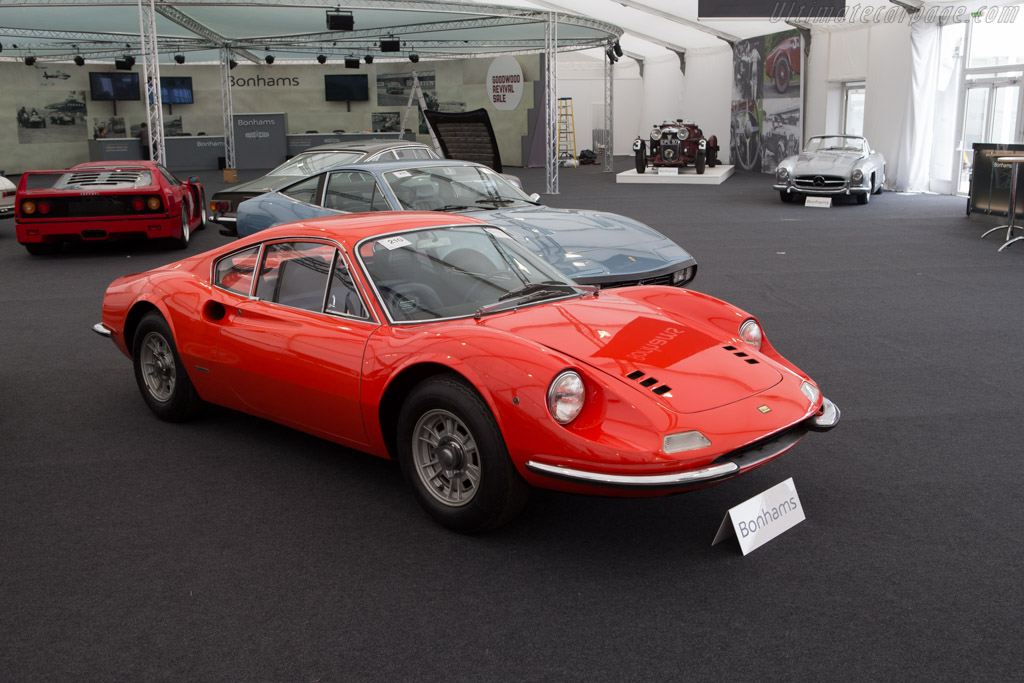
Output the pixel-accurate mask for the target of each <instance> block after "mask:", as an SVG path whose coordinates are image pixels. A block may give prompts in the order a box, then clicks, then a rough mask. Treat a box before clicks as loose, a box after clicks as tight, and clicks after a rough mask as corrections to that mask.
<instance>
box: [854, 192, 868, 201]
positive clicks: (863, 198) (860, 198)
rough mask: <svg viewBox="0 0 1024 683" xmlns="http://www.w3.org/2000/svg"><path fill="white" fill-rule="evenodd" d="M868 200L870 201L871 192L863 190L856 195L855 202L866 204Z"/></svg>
mask: <svg viewBox="0 0 1024 683" xmlns="http://www.w3.org/2000/svg"><path fill="white" fill-rule="evenodd" d="M870 201H871V192H864V193H862V194H859V195H857V203H858V204H867V203H868V202H870Z"/></svg>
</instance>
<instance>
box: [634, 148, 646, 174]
mask: <svg viewBox="0 0 1024 683" xmlns="http://www.w3.org/2000/svg"><path fill="white" fill-rule="evenodd" d="M633 156H634V157H635V158H636V172H637V173H645V172H646V171H647V149H646V148H643V149H638V150H636V151H635V152H634V153H633Z"/></svg>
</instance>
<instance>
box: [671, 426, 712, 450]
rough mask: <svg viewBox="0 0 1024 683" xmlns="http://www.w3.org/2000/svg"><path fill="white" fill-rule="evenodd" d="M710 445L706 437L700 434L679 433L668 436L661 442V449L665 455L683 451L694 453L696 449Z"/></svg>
mask: <svg viewBox="0 0 1024 683" xmlns="http://www.w3.org/2000/svg"><path fill="white" fill-rule="evenodd" d="M710 445H711V442H710V441H708V437H706V436H704V435H703V434H701V433H700V432H696V431H694V432H680V433H679V434H669V435H668V436H666V437H665V439H664V440H663V441H662V444H661V449H662V450H663V451H665V452H666V453H682V452H683V451H694V450H697V449H698V448H707V447H708V446H710Z"/></svg>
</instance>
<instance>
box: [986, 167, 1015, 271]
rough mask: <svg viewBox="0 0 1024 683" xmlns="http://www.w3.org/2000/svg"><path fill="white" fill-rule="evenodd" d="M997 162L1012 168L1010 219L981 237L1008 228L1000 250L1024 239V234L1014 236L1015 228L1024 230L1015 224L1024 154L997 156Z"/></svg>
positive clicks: (1008, 213)
mask: <svg viewBox="0 0 1024 683" xmlns="http://www.w3.org/2000/svg"><path fill="white" fill-rule="evenodd" d="M996 162H997V163H1000V164H1010V166H1011V168H1012V170H1011V171H1010V206H1009V211H1008V212H1007V215H1008V217H1009V220H1008V222H1007V224H1006V225H997V226H996V227H994V228H991V229H990V230H986V231H985V233H984V234H983V235H982V236H981V237H982V239H984V238H985V236H986V235H988V234H989V233H993V232H995V231H997V230H1002V229H1003V228H1006V241H1005V242H1003V246H1001V247H999V249H998V251H1002V250H1003V249H1006V248H1007V247H1008V246H1010V245H1011V244H1013V243H1014V242H1017V241H1019V240H1024V235H1021V236H1019V237H1014V236H1013V231H1014V230H1024V225H1015V220H1016V218H1017V215H1016V214H1017V173H1018V171H1020V166H1021V164H1024V156H1014V157H997V158H996Z"/></svg>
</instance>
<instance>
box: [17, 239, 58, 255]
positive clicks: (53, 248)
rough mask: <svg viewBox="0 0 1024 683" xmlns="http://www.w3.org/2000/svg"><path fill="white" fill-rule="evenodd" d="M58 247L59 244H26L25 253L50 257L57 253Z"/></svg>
mask: <svg viewBox="0 0 1024 683" xmlns="http://www.w3.org/2000/svg"><path fill="white" fill-rule="evenodd" d="M60 247H61V243H60V242H35V243H33V244H26V245H25V251H27V252H28V253H30V254H32V255H33V256H50V255H51V254H56V253H57V252H59V251H60Z"/></svg>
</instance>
